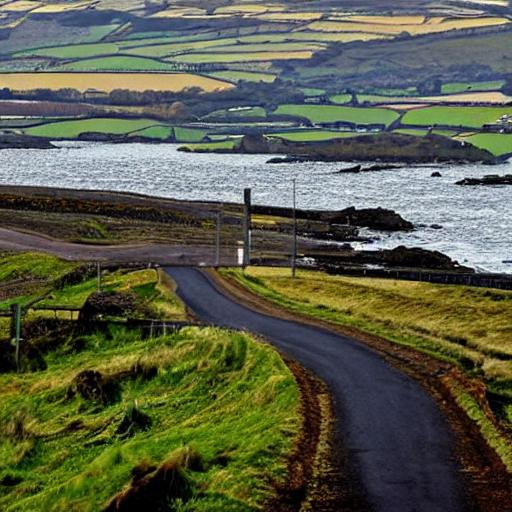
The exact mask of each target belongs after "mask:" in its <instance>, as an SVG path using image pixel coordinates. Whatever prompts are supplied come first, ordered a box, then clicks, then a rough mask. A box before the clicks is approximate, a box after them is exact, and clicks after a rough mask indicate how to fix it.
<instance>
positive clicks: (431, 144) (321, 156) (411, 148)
mask: <svg viewBox="0 0 512 512" xmlns="http://www.w3.org/2000/svg"><path fill="white" fill-rule="evenodd" d="M179 149H180V150H181V151H190V148H188V147H182V148H179ZM198 152H210V151H209V150H205V151H202V150H201V149H200V150H199V151H198ZM214 152H221V153H235V154H274V155H284V156H282V157H279V156H276V157H275V158H272V159H270V160H269V161H268V163H297V162H307V161H323V162H376V161H377V162H381V163H383V164H430V163H450V164H466V163H485V164H497V163H499V161H500V159H498V158H496V157H495V156H494V155H492V154H491V153H489V152H488V151H486V150H483V149H479V148H477V147H475V146H473V145H471V144H461V143H460V142H459V141H456V140H452V139H449V138H447V137H442V136H440V135H434V134H431V135H427V136H425V137H415V136H413V135H405V134H397V133H390V132H383V133H379V134H364V135H359V136H354V137H347V138H340V139H333V140H328V141H320V142H295V141H290V140H286V139H283V138H279V137H267V136H263V135H259V134H255V135H245V136H244V137H243V138H242V139H241V140H240V142H239V143H237V144H236V145H235V147H233V148H232V149H222V150H221V151H215V150H214ZM388 169H389V167H388V166H383V167H382V168H381V169H371V170H375V171H377V170H388ZM359 171H360V169H359ZM359 171H354V172H359Z"/></svg>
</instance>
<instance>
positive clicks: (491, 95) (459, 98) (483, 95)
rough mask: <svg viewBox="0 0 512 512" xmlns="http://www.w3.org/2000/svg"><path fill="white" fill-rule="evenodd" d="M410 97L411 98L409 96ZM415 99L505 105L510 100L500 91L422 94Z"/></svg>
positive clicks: (433, 101) (430, 101) (435, 101)
mask: <svg viewBox="0 0 512 512" xmlns="http://www.w3.org/2000/svg"><path fill="white" fill-rule="evenodd" d="M411 99H412V98H411ZM414 100H415V101H418V100H419V101H425V102H428V103H442V102H454V103H455V102H457V103H493V104H496V105H505V104H507V103H510V102H511V101H512V98H511V97H510V96H506V95H505V94H503V93H502V92H496V91H488V92H485V91H484V92H467V93H461V94H445V95H443V96H424V97H420V98H414Z"/></svg>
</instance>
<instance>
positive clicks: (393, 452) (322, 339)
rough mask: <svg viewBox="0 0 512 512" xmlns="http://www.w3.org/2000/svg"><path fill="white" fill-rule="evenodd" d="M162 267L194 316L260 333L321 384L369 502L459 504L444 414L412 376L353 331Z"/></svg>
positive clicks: (429, 507) (459, 510)
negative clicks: (326, 326) (260, 307)
mask: <svg viewBox="0 0 512 512" xmlns="http://www.w3.org/2000/svg"><path fill="white" fill-rule="evenodd" d="M167 272H168V273H169V275H170V276H171V277H172V278H173V279H174V280H175V282H176V283H177V285H178V294H179V296H180V297H181V298H182V300H183V301H184V302H185V303H186V304H187V305H188V306H189V307H190V308H191V309H192V310H193V311H194V312H195V313H196V315H197V316H198V317H199V318H200V319H201V320H202V321H204V322H207V323H211V324H215V325H218V326H222V327H230V328H236V329H246V330H248V331H251V332H253V333H255V334H259V335H262V336H264V337H265V338H266V339H267V340H269V341H270V342H271V343H273V344H274V345H275V346H276V347H278V348H279V349H281V350H282V351H284V352H286V353H287V354H289V355H290V356H291V357H293V358H295V359H296V360H297V361H299V362H300V363H301V364H302V365H303V366H305V367H306V368H309V369H311V370H312V371H314V372H315V373H316V374H317V375H318V376H319V377H320V378H321V379H322V380H323V381H324V382H325V383H326V384H327V385H328V386H329V388H330V390H331V393H332V395H333V399H334V402H335V404H334V405H335V413H336V417H337V420H336V421H337V432H338V435H339V436H340V438H341V439H342V442H343V445H344V447H345V449H346V450H348V452H349V453H350V455H351V457H352V459H353V460H352V463H353V464H354V465H355V467H356V468H357V471H358V473H359V474H360V479H361V482H360V483H361V485H362V487H363V489H364V492H365V493H366V499H367V501H368V502H369V503H370V506H371V508H372V510H374V511H375V512H463V511H466V510H467V504H466V502H465V501H466V500H465V498H464V495H463V491H462V483H461V477H460V474H459V472H458V467H457V465H456V463H455V462H454V461H453V458H452V444H453V439H452V437H451V433H450V430H449V427H448V425H447V422H446V421H445V419H444V417H443V415H442V414H441V412H440V411H439V409H438V408H437V406H436V404H435V402H434V401H433V399H432V398H431V397H429V396H428V395H427V394H426V392H424V391H423V390H422V389H421V388H420V386H419V385H418V384H416V383H415V382H414V381H413V380H412V379H410V378H409V377H407V376H405V375H403V374H402V373H400V372H399V371H397V370H395V369H394V368H392V367H391V366H389V365H388V364H387V363H386V362H385V361H384V360H383V359H382V358H381V357H379V355H377V354H376V353H374V352H372V351H371V350H370V349H369V348H367V347H366V346H365V345H363V344H362V343H360V342H358V341H356V340H354V339H351V338H348V337H344V336H341V335H337V334H334V333H331V332H329V331H327V330H323V329H320V328H315V327H311V326H307V325H304V324H301V323H298V322H293V321H288V320H282V319H278V318H275V317H271V316H268V315H265V314H262V313H258V312H256V311H253V310H252V309H249V308H246V307H244V306H242V305H240V304H238V303H237V302H235V301H233V300H231V299H230V298H228V297H227V296H225V295H223V294H222V293H221V292H220V291H219V290H218V289H217V288H216V287H215V285H214V284H213V283H212V281H211V280H210V278H209V277H208V275H207V274H205V273H204V272H201V271H200V270H198V269H193V268H184V267H180V268H168V269H167Z"/></svg>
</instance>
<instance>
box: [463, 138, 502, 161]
mask: <svg viewBox="0 0 512 512" xmlns="http://www.w3.org/2000/svg"><path fill="white" fill-rule="evenodd" d="M462 140H467V141H468V142H470V143H471V144H473V146H476V147H477V148H481V149H486V150H487V151H490V152H491V153H492V154H493V155H496V156H502V155H512V134H501V133H478V134H476V135H471V136H469V137H464V138H463V139H462Z"/></svg>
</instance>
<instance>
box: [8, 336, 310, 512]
mask: <svg viewBox="0 0 512 512" xmlns="http://www.w3.org/2000/svg"><path fill="white" fill-rule="evenodd" d="M83 341H84V344H83V349H82V350H81V351H79V352H78V351H77V352H75V351H71V352H69V351H67V350H64V349H58V350H55V351H54V352H52V353H50V354H48V355H47V356H46V362H47V365H48V368H47V370H46V371H44V372H38V373H33V374H25V375H22V376H14V375H0V390H1V391H0V404H1V407H0V433H1V435H0V482H2V485H1V486H0V508H1V509H2V510H6V511H13V510H17V511H36V510H47V511H52V510H75V511H93V510H103V509H105V508H106V507H107V504H108V503H109V502H110V501H111V498H112V497H113V496H114V495H118V497H119V496H121V495H120V494H119V493H120V492H121V491H123V493H122V494H123V495H124V496H127V495H129V494H130V492H133V487H134V485H133V484H134V481H135V480H136V475H137V472H139V473H140V472H144V474H158V471H159V470H158V469H155V468H162V467H163V465H165V464H167V465H169V464H170V463H171V462H172V464H174V463H175V461H176V460H183V453H186V454H191V455H190V457H188V456H187V457H188V458H189V459H190V460H192V459H193V461H194V462H193V463H188V464H182V466H181V467H180V468H179V474H180V478H181V480H180V486H179V488H176V489H174V488H173V489H174V490H173V492H171V493H169V492H167V493H166V492H164V495H163V496H164V497H163V498H162V500H164V501H163V502H164V504H165V506H166V507H167V508H166V510H167V509H168V510H180V511H189V510H190V511H191V510H194V511H207V510H208V511H215V510H219V511H221V510H222V511H229V510H233V511H235V510H236V511H255V510H260V508H261V504H262V503H263V501H264V500H266V499H267V498H268V497H269V496H271V494H272V492H273V487H272V483H273V482H274V481H279V480H283V479H284V478H285V476H286V456H287V454H288V453H289V452H290V450H291V449H292V445H293V441H294V438H295V436H296V434H297V433H298V431H299V428H300V421H299V392H298V389H297V387H296V384H295V381H294V378H293V376H292V375H291V373H290V371H289V370H288V368H287V367H286V366H285V364H284V363H283V362H282V361H281V359H280V357H279V356H278V354H277V353H276V352H275V351H274V350H273V349H271V348H270V347H269V346H266V345H262V344H259V343H256V342H254V340H252V339H251V338H250V337H248V336H247V335H244V334H239V333H232V332H226V331H221V330H217V329H213V328H206V329H200V328H187V329H184V330H182V331H181V332H179V333H177V334H174V335H171V336H168V337H162V338H157V339H152V340H145V341H141V340H140V339H139V338H138V335H137V334H135V333H133V332H130V331H127V330H124V329H120V328H115V329H114V328H112V329H111V331H110V332H109V333H107V335H105V334H92V335H89V336H86V337H85V338H84V340H83ZM134 368H143V369H145V370H144V372H142V373H138V374H136V375H132V373H133V371H134ZM84 370H89V371H90V370H93V371H96V372H99V373H100V374H101V377H102V382H104V383H107V382H108V383H109V385H110V389H114V392H113V393H111V395H108V396H107V399H105V400H103V399H100V398H97V399H94V397H93V398H91V397H87V396H86V395H85V394H84V393H83V392H81V391H80V388H77V387H76V382H77V375H79V374H80V372H83V371H84ZM77 389H78V391H77ZM142 419H144V421H142ZM169 461H171V462H169ZM166 467H168V466H166ZM151 471H153V473H151ZM134 476H135V477H134ZM139 476H140V475H139ZM148 478H149V477H148ZM146 480H147V479H146ZM130 481H131V482H132V483H131V484H130ZM130 489H131V490H130ZM161 491H162V489H161V488H160V487H158V486H157V487H156V490H155V489H153V492H152V494H151V496H153V497H154V495H155V493H156V494H157V495H158V493H160V492H161ZM164 491H165V489H164ZM152 499H153V498H152Z"/></svg>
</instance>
